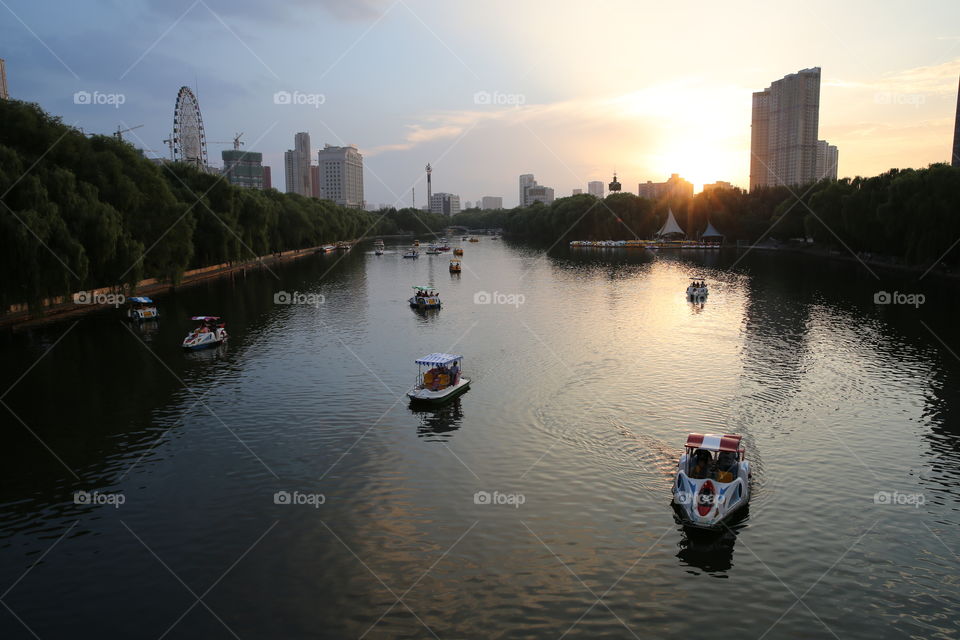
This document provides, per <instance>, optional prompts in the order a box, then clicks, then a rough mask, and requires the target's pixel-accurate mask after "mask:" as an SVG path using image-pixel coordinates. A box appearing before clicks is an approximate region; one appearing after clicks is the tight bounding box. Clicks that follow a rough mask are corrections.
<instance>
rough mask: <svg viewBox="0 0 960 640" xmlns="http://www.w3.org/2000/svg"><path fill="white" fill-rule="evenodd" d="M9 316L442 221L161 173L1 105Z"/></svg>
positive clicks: (104, 142) (179, 169)
mask: <svg viewBox="0 0 960 640" xmlns="http://www.w3.org/2000/svg"><path fill="white" fill-rule="evenodd" d="M0 194H2V195H3V197H2V204H0V233H2V235H0V243H2V247H0V268H2V269H3V273H4V278H3V279H2V280H0V308H6V307H7V306H9V305H10V304H14V303H20V302H29V303H31V304H35V303H37V302H39V301H40V300H42V299H43V298H46V297H51V296H57V295H65V294H69V293H71V292H75V291H80V290H84V289H90V288H95V287H103V286H115V285H125V284H126V285H129V284H132V283H135V282H137V281H138V280H141V279H143V278H146V277H156V278H161V279H166V280H168V281H171V282H177V281H179V279H180V278H181V276H182V275H183V272H184V271H186V270H188V269H191V268H196V267H203V266H208V265H212V264H220V263H224V262H234V261H238V260H249V259H252V258H254V257H256V256H261V255H265V254H268V253H271V252H277V251H286V250H289V249H303V248H306V247H311V246H316V245H319V244H324V243H330V242H336V241H338V240H349V239H352V238H359V237H361V236H364V235H369V234H371V233H381V234H388V233H399V232H401V231H404V230H407V231H413V232H416V233H425V232H427V231H431V230H440V229H442V228H443V227H444V226H446V222H447V219H446V218H444V217H443V216H432V215H430V214H426V213H423V212H419V211H414V210H412V209H401V210H400V211H396V210H394V209H390V210H386V211H382V212H380V213H379V214H370V213H367V212H365V211H358V210H355V209H347V208H345V207H339V206H337V205H336V204H334V203H332V202H329V201H326V200H314V199H312V198H303V197H301V196H298V195H293V194H283V193H280V192H278V191H276V190H273V189H270V190H267V191H254V190H249V189H241V188H238V187H234V186H232V185H230V184H229V183H227V182H226V181H225V180H224V179H223V178H222V177H221V176H218V175H212V174H208V173H203V172H200V171H198V170H196V169H195V168H193V167H191V166H187V165H183V164H165V165H162V166H160V165H157V164H155V163H153V162H151V161H150V160H147V159H146V158H144V157H143V155H142V154H141V153H140V152H138V151H137V150H136V149H134V148H133V147H132V146H130V145H128V144H126V143H124V142H121V141H119V140H116V139H114V138H113V137H110V136H93V137H87V136H85V135H83V134H82V133H81V132H79V131H77V130H75V129H72V128H70V127H67V126H65V125H64V124H63V123H62V122H61V121H60V119H59V118H55V117H52V116H50V115H48V114H47V113H45V112H44V111H43V110H42V109H40V108H39V107H38V106H36V105H32V104H27V103H23V102H18V101H15V100H0Z"/></svg>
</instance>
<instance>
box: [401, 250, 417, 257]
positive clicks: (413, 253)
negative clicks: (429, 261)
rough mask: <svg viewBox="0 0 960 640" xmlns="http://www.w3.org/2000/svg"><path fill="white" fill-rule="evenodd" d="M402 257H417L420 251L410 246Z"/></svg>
mask: <svg viewBox="0 0 960 640" xmlns="http://www.w3.org/2000/svg"><path fill="white" fill-rule="evenodd" d="M403 257H404V258H419V257H420V252H419V251H417V250H416V249H413V248H411V249H408V250H407V252H406V253H404V254H403Z"/></svg>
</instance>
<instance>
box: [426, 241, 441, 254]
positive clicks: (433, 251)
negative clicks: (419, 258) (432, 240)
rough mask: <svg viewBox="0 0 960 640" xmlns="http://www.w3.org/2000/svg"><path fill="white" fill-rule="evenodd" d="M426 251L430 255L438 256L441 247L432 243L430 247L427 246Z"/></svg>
mask: <svg viewBox="0 0 960 640" xmlns="http://www.w3.org/2000/svg"><path fill="white" fill-rule="evenodd" d="M426 253H427V255H428V256H438V255H440V249H439V248H438V247H437V246H436V245H433V244H432V245H430V246H429V247H427V251H426Z"/></svg>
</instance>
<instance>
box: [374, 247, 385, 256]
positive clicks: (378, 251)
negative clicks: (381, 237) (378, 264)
mask: <svg viewBox="0 0 960 640" xmlns="http://www.w3.org/2000/svg"><path fill="white" fill-rule="evenodd" d="M373 255H375V256H382V255H383V247H374V249H373Z"/></svg>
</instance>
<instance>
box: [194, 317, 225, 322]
mask: <svg viewBox="0 0 960 640" xmlns="http://www.w3.org/2000/svg"><path fill="white" fill-rule="evenodd" d="M190 319H191V320H196V321H198V322H203V321H206V320H219V319H220V316H193V317H192V318H190Z"/></svg>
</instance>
